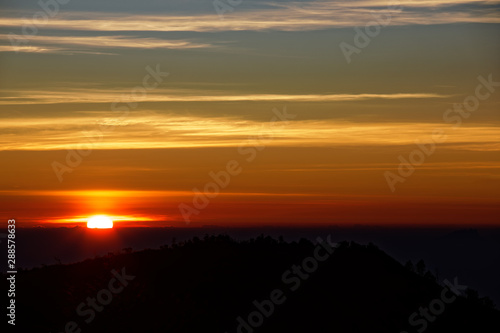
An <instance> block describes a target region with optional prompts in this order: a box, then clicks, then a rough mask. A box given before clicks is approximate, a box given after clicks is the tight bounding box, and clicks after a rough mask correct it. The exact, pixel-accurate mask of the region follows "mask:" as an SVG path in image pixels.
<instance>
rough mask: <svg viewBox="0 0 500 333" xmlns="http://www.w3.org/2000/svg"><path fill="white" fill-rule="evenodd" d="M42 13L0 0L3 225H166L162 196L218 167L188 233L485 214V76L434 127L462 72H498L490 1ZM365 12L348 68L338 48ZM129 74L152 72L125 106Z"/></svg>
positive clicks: (495, 151)
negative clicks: (431, 144)
mask: <svg viewBox="0 0 500 333" xmlns="http://www.w3.org/2000/svg"><path fill="white" fill-rule="evenodd" d="M61 2H64V1H62V0H61ZM223 3H226V4H227V2H226V1H223ZM233 3H234V2H233ZM393 4H398V5H399V7H391V5H393ZM58 7H59V8H57V10H54V7H53V6H52V7H47V8H49V10H51V11H53V12H52V14H53V15H49V16H50V17H48V19H47V20H46V21H44V20H43V15H39V14H40V12H42V13H43V11H42V8H41V7H40V6H39V5H38V4H37V2H31V1H29V2H28V1H14V0H10V1H2V2H1V4H0V13H1V15H0V143H1V145H0V162H1V164H0V171H1V175H2V176H1V178H0V210H1V211H2V216H4V217H5V219H7V218H16V219H17V221H18V225H20V226H23V225H24V226H35V225H55V223H70V224H72V225H74V224H77V225H78V224H80V223H83V222H85V221H86V219H87V217H88V216H91V215H94V214H108V215H110V216H113V217H114V219H115V221H117V223H120V224H122V225H145V226H186V225H187V224H186V221H185V220H184V219H183V216H182V215H181V212H180V210H179V205H180V204H184V205H188V206H190V207H194V206H193V198H194V197H195V195H194V192H193V189H195V188H197V189H200V190H202V191H203V188H204V187H205V185H206V184H207V183H210V182H211V181H212V180H211V177H210V176H209V174H210V173H211V172H213V173H218V172H220V171H221V170H225V169H226V165H227V163H228V162H229V161H233V160H235V161H237V163H238V165H239V167H240V168H241V172H240V173H239V174H238V175H235V176H232V177H231V179H230V183H229V185H228V186H226V187H225V188H223V189H220V193H219V194H218V195H217V196H214V197H213V198H210V199H209V204H208V206H207V207H205V208H203V209H197V213H196V214H192V216H191V221H190V224H189V225H190V226H200V225H230V226H247V225H283V226H285V225H286V226H292V225H299V224H300V225H324V224H349V225H352V224H366V225H387V224H390V225H401V226H405V225H410V224H411V225H438V224H446V225H500V154H499V152H500V143H499V139H500V114H499V111H500V110H499V109H500V108H499V106H500V87H496V90H495V91H493V92H491V94H489V96H488V98H486V99H484V100H481V101H480V104H479V107H478V108H477V110H476V111H474V112H472V113H471V114H470V116H468V117H462V118H461V120H462V121H461V124H460V125H459V126H454V123H450V122H448V121H446V119H444V118H443V117H444V115H445V114H446V112H447V110H448V109H450V108H453V105H454V104H457V103H462V102H463V101H464V99H466V98H467V97H468V96H474V94H475V92H476V87H477V86H478V84H479V83H480V81H478V77H479V76H482V77H483V78H486V79H487V78H488V77H489V76H490V75H491V77H492V79H493V81H496V82H499V81H500V62H499V59H500V44H499V40H500V39H499V37H500V1H453V0H438V1H427V0H413V1H409V0H402V1H378V0H375V1H361V0H360V1H300V2H295V1H276V2H255V1H249V0H243V1H242V2H241V3H239V4H237V5H232V6H231V7H232V10H231V11H227V12H225V13H224V15H223V17H221V16H219V15H218V14H217V12H216V10H215V8H214V4H213V2H212V1H197V0H195V1H186V0H182V1H181V0H178V1H177V0H175V1H132V0H126V1H123V0H120V1H118V0H111V1H106V2H103V1H97V0H86V1H81V0H71V1H69V2H68V3H67V4H60V5H59V6H58ZM37 13H38V14H37ZM382 14H385V15H386V16H385V17H386V18H387V15H389V16H390V22H389V24H388V25H387V26H383V27H381V29H380V32H379V34H378V35H376V36H374V37H372V38H370V39H371V40H370V42H369V44H368V45H367V46H366V47H362V48H358V51H359V52H358V53H354V54H352V56H351V61H350V63H348V62H347V61H346V58H345V56H344V54H343V52H342V49H341V47H340V45H341V44H342V43H347V44H350V45H353V46H355V41H354V40H355V37H356V35H357V34H358V33H357V32H356V30H355V28H356V27H361V29H362V30H363V31H364V27H365V25H366V24H369V22H373V20H374V19H375V18H377V17H381V15H382ZM34 15H35V17H37V18H38V21H33V16H34ZM33 24H34V26H35V28H36V30H33ZM27 33H28V34H29V35H27ZM13 41H14V43H13ZM14 44H15V45H14ZM148 67H149V68H150V69H155V68H159V69H160V71H162V72H168V73H169V74H168V76H163V77H162V79H163V81H162V82H160V83H159V84H158V86H157V87H156V88H154V89H151V90H149V91H147V93H146V94H144V95H141V94H140V93H139V94H137V91H138V90H136V95H135V96H136V97H133V96H132V95H131V94H132V91H133V90H134V89H135V88H136V87H138V86H139V87H141V86H142V85H143V79H144V78H145V76H146V75H148V70H147V69H146V68H148ZM149 82H151V83H152V82H154V81H153V80H151V81H149ZM485 89H486V88H483V90H482V91H484V92H487V90H485ZM139 95H141V96H139ZM126 103H131V104H126ZM125 105H128V106H127V108H128V109H129V112H127V113H124V112H123V111H120V110H118V111H117V109H118V108H120V107H122V108H123V107H124V106H125ZM122 110H123V109H122ZM284 110H286V112H287V113H288V114H289V115H290V118H289V119H287V120H284V121H280V120H279V119H278V120H279V121H273V120H276V114H282V113H283V112H285V111H284ZM448 115H450V114H448ZM453 115H455V116H457V115H458V114H457V113H453ZM292 116H293V118H292ZM448 119H449V118H448ZM435 130H440V131H441V132H442V133H444V135H446V138H445V139H444V140H442V141H441V142H439V143H437V144H436V146H435V150H434V152H433V153H432V154H430V156H426V158H425V162H424V163H423V164H421V165H419V166H417V167H416V168H415V171H414V173H413V174H412V175H411V176H409V177H407V178H405V179H406V180H405V181H404V182H400V183H397V184H396V186H395V191H391V187H390V186H389V184H388V182H387V181H386V172H392V173H394V174H396V175H397V174H398V165H399V163H400V160H399V159H398V158H399V156H403V157H404V158H406V159H408V157H409V155H410V154H411V153H412V151H414V150H415V149H416V148H418V147H417V145H416V144H415V141H416V140H418V141H428V140H429V139H431V138H432V133H433V131H435ZM259 136H260V141H259ZM89 138H91V139H92V140H93V144H92V146H91V151H87V152H85V153H84V154H85V155H86V156H83V157H82V161H81V163H79V165H78V166H76V167H71V169H72V172H71V173H70V172H66V173H64V174H63V175H62V178H58V176H57V175H56V172H55V171H54V162H56V163H60V164H57V165H66V166H67V161H66V158H67V154H68V151H73V152H74V150H75V149H79V148H81V147H85V146H86V145H87V144H88V140H89ZM87 147H88V146H87ZM61 180H62V181H61ZM57 225H59V224H57Z"/></svg>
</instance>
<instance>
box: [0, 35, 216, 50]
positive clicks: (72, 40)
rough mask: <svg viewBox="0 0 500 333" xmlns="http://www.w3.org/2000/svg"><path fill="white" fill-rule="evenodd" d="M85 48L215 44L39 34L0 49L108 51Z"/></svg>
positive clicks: (197, 46) (200, 45) (189, 46)
mask: <svg viewBox="0 0 500 333" xmlns="http://www.w3.org/2000/svg"><path fill="white" fill-rule="evenodd" d="M8 37H9V36H8V35H5V34H3V35H2V34H0V40H1V39H8ZM82 47H83V48H85V49H102V48H114V49H116V48H135V49H160V48H162V49H197V48H212V47H215V46H214V45H211V44H207V43H196V42H193V41H189V40H165V39H159V38H150V37H134V36H41V35H35V36H32V37H31V38H30V43H29V45H22V44H20V45H0V52H29V53H92V54H111V53H102V52H92V51H80V49H81V48H82Z"/></svg>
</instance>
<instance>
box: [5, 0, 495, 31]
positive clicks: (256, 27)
mask: <svg viewBox="0 0 500 333" xmlns="http://www.w3.org/2000/svg"><path fill="white" fill-rule="evenodd" d="M391 4H392V5H394V4H399V5H400V7H399V6H398V7H394V6H391ZM499 4H500V1H447V0H441V1H439V0H438V1H417V0H412V1H410V0H402V1H394V2H390V1H335V2H322V1H314V2H281V3H273V4H265V7H262V6H261V8H258V9H252V10H244V9H243V8H242V7H237V8H236V9H235V10H234V11H233V12H228V13H226V15H225V16H224V19H223V20H221V19H220V18H219V16H218V15H217V14H216V13H215V10H214V11H213V13H208V14H207V13H200V14H196V15H186V14H185V15H182V14H177V15H172V14H165V15H127V14H126V13H122V14H119V15H118V14H116V15H111V14H104V13H97V12H89V13H78V12H73V13H60V14H59V15H57V16H56V17H54V18H51V19H49V20H48V22H47V23H45V24H41V25H40V27H43V28H46V29H62V30H86V31H164V32H167V31H197V32H214V31H262V30H279V31H304V30H322V29H330V28H344V27H355V26H364V25H365V24H367V23H368V22H370V21H374V19H376V18H377V17H381V15H385V18H384V19H387V18H390V25H422V24H450V23H500V14H499V11H498V8H497V7H498V5H499ZM84 17H85V18H84ZM24 24H26V20H25V19H23V18H20V17H2V18H0V27H11V28H14V27H16V28H18V27H21V26H23V25H24Z"/></svg>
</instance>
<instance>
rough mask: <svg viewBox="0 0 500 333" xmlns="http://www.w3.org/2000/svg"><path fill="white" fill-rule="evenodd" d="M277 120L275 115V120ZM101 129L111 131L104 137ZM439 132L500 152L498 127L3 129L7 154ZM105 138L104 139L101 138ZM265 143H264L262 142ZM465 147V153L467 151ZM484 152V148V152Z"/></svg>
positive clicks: (391, 140)
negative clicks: (83, 146) (11, 152)
mask: <svg viewBox="0 0 500 333" xmlns="http://www.w3.org/2000/svg"><path fill="white" fill-rule="evenodd" d="M270 117H271V116H270ZM99 125H103V126H106V130H103V131H101V132H99V130H98V129H99ZM435 129H443V130H445V133H446V135H447V139H446V142H445V144H446V147H447V148H448V149H465V150H470V149H467V148H466V147H467V145H471V147H474V150H485V151H491V150H498V149H499V148H500V147H499V146H498V139H499V138H500V136H499V134H498V127H495V126H488V125H481V126H467V127H460V128H453V127H452V126H450V125H445V124H434V123H353V122H347V121H333V120H322V121H319V120H314V121H313V120H307V121H301V120H296V121H290V122H288V123H287V124H286V125H284V124H283V123H270V122H259V121H251V120H242V119H237V118H227V117H226V118H224V117H219V118H204V117H192V116H179V115H159V114H154V113H144V112H136V113H133V114H130V115H129V116H127V117H123V118H116V117H104V118H101V119H100V120H96V119H95V118H88V117H72V118H54V117H53V118H42V119H35V118H31V119H9V120H4V121H3V122H2V123H1V125H0V133H3V134H1V135H0V146H1V147H2V150H55V149H74V148H77V147H79V146H81V145H87V146H88V145H89V142H90V141H93V144H92V147H93V149H146V148H180V147H184V148H187V147H238V146H239V145H241V144H245V143H248V142H256V144H262V143H265V145H269V146H335V145H342V146H367V145H368V146H388V145H412V144H414V143H415V140H416V139H421V140H428V139H430V137H431V133H432V132H433V131H434V130H435ZM98 133H100V134H98ZM259 142H260V143H259ZM464 147H465V148H464ZM481 147H483V149H482V148H481Z"/></svg>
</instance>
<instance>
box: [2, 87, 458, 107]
mask: <svg viewBox="0 0 500 333" xmlns="http://www.w3.org/2000/svg"><path fill="white" fill-rule="evenodd" d="M3 93H4V94H8V95H9V96H3V97H1V96H0V105H18V104H56V103H112V102H118V103H121V102H128V101H130V96H131V94H132V90H130V91H126V90H121V89H118V90H111V89H108V90H104V89H66V90H55V89H53V90H50V91H49V90H25V91H16V90H4V91H3ZM124 96H128V97H127V98H125V97H124ZM448 97H451V95H443V94H434V93H393V94H373V93H365V94H307V95H297V94H295V95H292V94H237V93H234V94H231V95H227V94H224V92H219V91H214V92H210V94H209V95H207V92H206V91H192V90H187V89H186V90H182V89H170V90H167V89H156V90H154V91H153V92H151V93H148V94H147V95H146V96H144V97H140V96H137V97H136V98H134V100H133V101H134V102H240V101H274V102H277V101H286V102H345V101H361V100H375V99H386V100H398V99H432V98H448Z"/></svg>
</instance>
